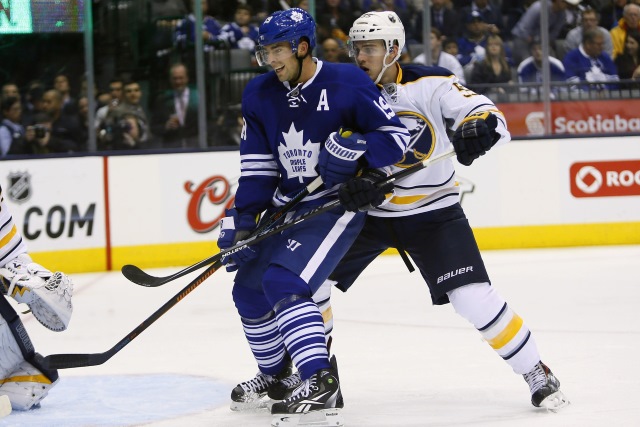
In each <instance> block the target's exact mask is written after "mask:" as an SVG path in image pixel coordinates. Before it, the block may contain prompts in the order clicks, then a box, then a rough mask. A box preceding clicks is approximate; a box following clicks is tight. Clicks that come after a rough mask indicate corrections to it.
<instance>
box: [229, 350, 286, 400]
mask: <svg viewBox="0 0 640 427" xmlns="http://www.w3.org/2000/svg"><path fill="white" fill-rule="evenodd" d="M291 372H292V368H291V360H289V362H288V363H287V365H286V366H285V367H284V368H283V369H282V371H280V373H279V374H278V375H267V374H263V373H262V372H258V374H257V375H256V376H255V378H252V379H250V380H249V381H245V382H242V383H240V384H238V385H237V386H236V387H235V388H234V389H233V390H232V391H231V410H232V411H250V410H256V409H263V408H269V407H270V406H271V404H273V402H274V401H275V400H280V399H274V398H270V396H269V395H267V393H268V392H269V389H270V388H271V387H273V386H274V385H275V384H278V383H279V382H280V380H282V379H284V378H288V377H290V376H291Z"/></svg>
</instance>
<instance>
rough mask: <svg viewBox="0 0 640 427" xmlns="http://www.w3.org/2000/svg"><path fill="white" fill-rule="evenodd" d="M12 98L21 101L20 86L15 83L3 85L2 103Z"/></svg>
mask: <svg viewBox="0 0 640 427" xmlns="http://www.w3.org/2000/svg"><path fill="white" fill-rule="evenodd" d="M10 96H12V97H15V98H18V99H20V90H19V89H18V85H17V84H15V83H13V82H8V83H5V84H3V85H2V92H1V93H0V101H2V100H3V99H7V98H9V97H10Z"/></svg>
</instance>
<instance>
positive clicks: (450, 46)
mask: <svg viewBox="0 0 640 427" xmlns="http://www.w3.org/2000/svg"><path fill="white" fill-rule="evenodd" d="M442 51H443V52H447V53H448V54H449V55H453V56H455V58H456V59H457V60H458V62H460V50H459V49H458V41H457V40H456V39H450V38H445V39H444V40H443V42H442ZM460 65H462V64H460Z"/></svg>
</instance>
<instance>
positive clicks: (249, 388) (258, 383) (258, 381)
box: [240, 372, 275, 393]
mask: <svg viewBox="0 0 640 427" xmlns="http://www.w3.org/2000/svg"><path fill="white" fill-rule="evenodd" d="M274 382H275V378H274V377H272V376H271V375H265V374H263V373H262V372H258V374H257V375H256V377H255V378H253V379H250V380H249V381H245V382H243V383H241V384H240V387H242V389H243V390H244V391H245V392H247V393H248V392H256V391H258V390H264V389H266V388H267V387H269V384H271V383H274Z"/></svg>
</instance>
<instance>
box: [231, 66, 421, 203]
mask: <svg viewBox="0 0 640 427" xmlns="http://www.w3.org/2000/svg"><path fill="white" fill-rule="evenodd" d="M314 60H315V61H316V62H317V69H316V72H315V75H314V76H313V77H312V78H311V79H310V80H309V81H307V82H306V83H304V84H302V85H298V86H297V87H296V88H291V87H290V86H289V84H288V83H287V82H284V83H282V82H280V81H279V80H278V78H277V76H276V75H275V73H274V72H273V71H271V72H269V73H266V74H263V75H261V76H258V77H256V78H255V79H253V80H252V81H251V82H249V84H248V85H247V87H246V88H245V90H244V93H243V96H242V115H243V119H244V126H243V129H242V133H241V142H240V161H241V166H240V168H241V175H240V180H239V185H238V189H237V191H236V208H237V209H238V210H239V211H240V212H243V213H251V214H258V213H260V212H262V211H264V210H265V209H266V208H268V207H269V206H272V205H275V206H281V205H282V204H284V203H286V202H287V201H288V200H289V197H290V196H293V195H295V194H296V193H297V192H299V191H300V190H302V189H303V188H304V187H305V186H306V185H307V184H309V183H310V182H311V181H313V180H314V179H315V178H316V177H317V176H318V172H317V168H316V166H317V164H318V153H319V152H320V150H321V149H322V147H323V144H324V142H325V140H326V139H327V137H328V136H329V134H331V133H332V132H336V131H338V130H339V128H341V127H342V128H347V129H350V130H352V131H355V132H359V133H360V134H362V135H363V137H364V139H365V140H366V141H367V151H366V153H365V154H364V156H363V157H362V158H364V160H365V162H366V165H367V166H368V167H374V168H377V167H383V166H387V165H391V164H394V163H396V162H397V161H398V160H400V159H401V158H402V156H403V153H404V151H405V149H406V147H407V144H408V142H409V132H408V131H407V129H406V128H405V127H404V126H403V125H402V123H401V122H400V120H399V119H398V118H397V117H396V115H395V113H394V112H393V110H392V109H391V107H390V106H389V105H388V104H387V102H386V101H385V99H384V97H383V96H382V95H381V94H380V92H379V90H378V89H377V88H376V86H375V85H374V84H373V82H372V81H371V79H369V77H368V76H367V75H366V74H365V73H364V72H363V71H362V70H360V69H359V68H357V67H354V66H353V65H350V64H334V63H328V62H322V61H319V60H317V59H314ZM362 158H361V159H362ZM335 192H336V189H335V188H333V189H326V188H324V186H321V187H320V189H319V190H318V191H316V192H314V193H313V194H311V195H309V196H308V197H307V198H306V199H305V200H304V201H305V202H314V203H322V202H324V201H325V200H326V197H327V196H329V195H334V194H335ZM334 197H335V195H334Z"/></svg>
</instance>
